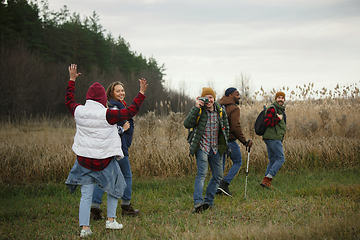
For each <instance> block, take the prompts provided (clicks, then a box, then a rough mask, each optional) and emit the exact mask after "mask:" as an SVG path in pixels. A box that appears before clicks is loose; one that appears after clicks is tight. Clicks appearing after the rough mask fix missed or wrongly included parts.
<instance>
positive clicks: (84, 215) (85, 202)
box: [79, 184, 118, 227]
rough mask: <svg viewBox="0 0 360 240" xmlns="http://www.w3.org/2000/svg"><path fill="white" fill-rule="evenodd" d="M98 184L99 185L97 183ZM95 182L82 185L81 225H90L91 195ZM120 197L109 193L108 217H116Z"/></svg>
mask: <svg viewBox="0 0 360 240" xmlns="http://www.w3.org/2000/svg"><path fill="white" fill-rule="evenodd" d="M96 186H97V185H96ZM93 190H94V184H87V185H82V186H81V198H80V207H79V226H80V227H81V226H90V206H91V195H92V194H93ZM117 204H118V199H117V198H115V197H113V196H111V195H110V194H108V197H107V217H108V218H111V217H116V208H117Z"/></svg>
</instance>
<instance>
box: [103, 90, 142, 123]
mask: <svg viewBox="0 0 360 240" xmlns="http://www.w3.org/2000/svg"><path fill="white" fill-rule="evenodd" d="M144 100H145V95H143V94H141V93H140V92H139V93H138V94H137V95H136V97H135V98H134V101H133V102H132V103H131V105H130V106H129V107H127V108H123V109H108V110H107V111H106V120H107V121H108V123H110V124H116V123H118V122H121V121H124V120H128V119H130V118H132V117H134V116H135V115H136V114H137V113H138V112H139V110H140V107H141V105H142V103H143V102H144Z"/></svg>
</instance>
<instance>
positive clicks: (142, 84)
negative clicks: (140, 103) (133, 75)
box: [139, 78, 148, 94]
mask: <svg viewBox="0 0 360 240" xmlns="http://www.w3.org/2000/svg"><path fill="white" fill-rule="evenodd" d="M139 82H140V93H142V94H145V92H146V89H147V87H148V84H147V81H146V79H145V78H141V79H139Z"/></svg>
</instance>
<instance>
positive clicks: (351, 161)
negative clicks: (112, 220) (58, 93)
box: [0, 97, 360, 184]
mask: <svg viewBox="0 0 360 240" xmlns="http://www.w3.org/2000/svg"><path fill="white" fill-rule="evenodd" d="M271 101H273V100H272V99H271V98H269V99H266V100H262V101H248V102H242V104H241V105H240V111H241V116H240V123H241V126H242V129H243V132H244V134H245V136H246V138H247V139H252V140H253V142H254V145H253V147H252V149H251V152H250V156H249V159H250V172H256V173H259V172H263V171H265V168H266V165H267V163H268V158H267V151H266V146H265V144H264V143H263V141H262V138H261V137H260V136H257V135H255V133H254V130H253V124H254V121H255V118H256V116H257V114H258V113H259V112H260V111H261V110H262V108H263V105H267V106H268V105H269V104H270V103H271ZM165 107H166V108H167V110H166V111H168V109H169V107H168V106H167V105H165ZM359 107H360V98H359V97H357V98H336V99H334V98H328V99H317V100H314V99H306V100H287V101H286V114H287V133H286V136H285V140H284V150H285V157H286V162H285V164H284V165H283V167H282V170H281V171H282V172H287V171H299V170H302V169H305V170H306V169H309V170H310V169H316V168H326V169H338V168H352V167H357V166H359V164H360V160H359V156H360V141H359V136H360V122H359V121H360V120H359V119H360V112H359V111H358V109H359ZM160 111H161V109H160ZM166 111H165V110H164V111H163V113H164V112H166ZM186 114H187V113H174V112H171V111H170V112H167V114H161V115H159V116H158V115H157V114H155V112H148V113H147V114H145V115H143V116H140V117H135V118H134V121H135V131H134V137H133V143H132V146H131V147H130V151H129V152H130V156H129V159H130V162H131V167H132V171H133V175H134V176H136V177H152V176H156V177H169V176H184V175H190V174H195V172H196V162H195V159H194V158H193V157H190V156H189V144H188V143H187V140H186V137H187V130H186V129H185V128H184V127H183V120H184V119H185V117H186ZM75 131H76V130H75V124H74V120H73V118H72V117H70V116H67V117H63V118H61V119H55V118H50V117H40V118H39V117H38V118H30V119H29V118H27V119H26V120H25V118H24V120H22V121H20V120H18V121H16V122H15V123H14V122H13V121H7V120H3V121H2V124H1V127H0V140H1V141H0V183H9V184H18V183H26V182H49V181H55V182H62V181H64V180H65V179H66V177H67V175H68V173H69V171H70V169H71V167H72V165H73V163H74V162H75V159H76V156H75V154H74V153H73V151H72V149H71V146H72V143H73V137H74V134H75ZM240 145H241V144H240ZM241 151H242V154H243V159H244V161H243V162H245V159H246V158H247V153H246V152H245V147H243V146H242V145H241ZM230 165H231V163H230V161H227V162H226V170H225V171H227V170H228V169H229V167H230ZM243 166H244V164H243ZM243 171H244V169H243V168H242V169H241V170H240V172H243Z"/></svg>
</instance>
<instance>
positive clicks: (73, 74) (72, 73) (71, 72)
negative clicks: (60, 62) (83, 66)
mask: <svg viewBox="0 0 360 240" xmlns="http://www.w3.org/2000/svg"><path fill="white" fill-rule="evenodd" d="M80 74H81V73H77V65H76V64H71V65H70V66H69V75H70V81H74V82H75V79H76V78H77V77H78V76H79V75H80Z"/></svg>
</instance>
